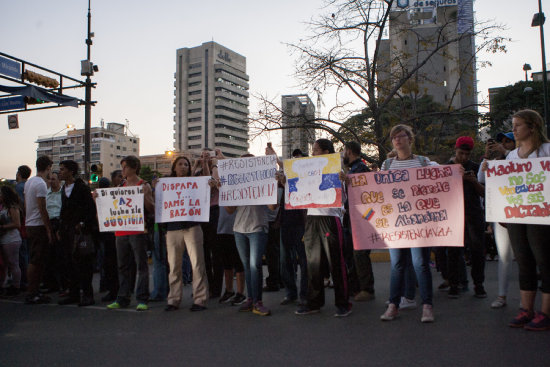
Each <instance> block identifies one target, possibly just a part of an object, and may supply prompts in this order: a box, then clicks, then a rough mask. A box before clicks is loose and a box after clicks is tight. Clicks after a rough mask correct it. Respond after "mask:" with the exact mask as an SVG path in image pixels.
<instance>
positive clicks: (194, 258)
mask: <svg viewBox="0 0 550 367" xmlns="http://www.w3.org/2000/svg"><path fill="white" fill-rule="evenodd" d="M170 176H171V177H189V176H191V163H190V162H189V159H187V157H184V156H180V157H178V158H176V159H175V160H174V162H173V163H172V172H171V174H170ZM202 242H203V234H202V229H201V226H200V223H199V222H186V221H182V222H168V223H167V231H166V250H167V253H168V264H169V265H170V275H168V281H169V282H170V293H168V305H167V306H166V307H165V309H164V310H165V311H175V310H177V309H178V308H179V305H180V303H181V298H182V287H183V277H182V268H181V265H182V261H183V253H184V251H185V249H187V253H188V254H189V259H190V260H191V268H192V269H193V305H192V306H191V308H190V310H191V311H203V310H206V301H208V280H207V278H206V267H205V265H204V249H203V246H202Z"/></svg>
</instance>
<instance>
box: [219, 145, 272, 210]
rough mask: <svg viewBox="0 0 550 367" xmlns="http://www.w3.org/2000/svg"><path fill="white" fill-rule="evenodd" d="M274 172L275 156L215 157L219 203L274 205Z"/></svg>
mask: <svg viewBox="0 0 550 367" xmlns="http://www.w3.org/2000/svg"><path fill="white" fill-rule="evenodd" d="M276 172H277V156H275V155H266V156H260V157H246V158H229V159H222V160H219V161H218V174H219V176H220V183H221V186H220V206H241V205H267V204H276V203H277V181H276V180H275V173H276Z"/></svg>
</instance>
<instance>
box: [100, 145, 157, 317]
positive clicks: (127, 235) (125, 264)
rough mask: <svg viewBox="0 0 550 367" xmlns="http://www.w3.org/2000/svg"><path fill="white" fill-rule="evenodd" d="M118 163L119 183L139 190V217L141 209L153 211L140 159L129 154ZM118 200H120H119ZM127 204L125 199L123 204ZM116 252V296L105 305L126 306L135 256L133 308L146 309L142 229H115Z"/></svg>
mask: <svg viewBox="0 0 550 367" xmlns="http://www.w3.org/2000/svg"><path fill="white" fill-rule="evenodd" d="M120 165H121V166H122V176H123V177H125V178H126V181H124V183H123V184H122V187H127V188H134V189H136V190H137V191H138V192H142V193H143V207H142V208H137V209H138V210H141V213H142V214H143V217H145V213H144V212H143V210H145V211H147V212H149V213H153V212H154V210H155V204H154V201H153V195H152V190H151V186H149V184H148V183H147V182H145V181H144V180H143V179H141V178H140V177H139V176H138V175H139V171H140V168H141V162H140V161H139V159H138V158H137V157H136V156H133V155H130V156H127V157H125V158H123V159H122V160H121V161H120ZM119 203H120V201H119ZM125 205H127V206H128V203H127V202H126V204H125ZM115 236H116V252H117V262H118V281H119V290H118V296H117V300H116V301H115V302H113V303H111V304H110V305H108V306H107V308H108V309H111V310H112V309H119V308H123V307H128V305H129V304H130V295H131V291H132V288H133V287H134V285H133V284H130V279H132V277H131V275H130V263H131V261H133V259H132V256H131V254H132V253H133V254H134V256H133V258H134V259H135V262H136V266H137V290H136V299H137V301H138V305H137V308H136V310H137V311H146V310H148V309H149V307H148V306H147V300H148V299H149V266H148V264H147V235H146V234H145V232H144V231H116V232H115Z"/></svg>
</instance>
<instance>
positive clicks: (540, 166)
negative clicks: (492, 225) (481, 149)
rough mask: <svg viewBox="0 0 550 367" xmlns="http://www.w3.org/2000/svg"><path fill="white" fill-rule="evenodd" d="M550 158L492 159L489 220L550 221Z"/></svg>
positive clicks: (487, 190)
mask: <svg viewBox="0 0 550 367" xmlns="http://www.w3.org/2000/svg"><path fill="white" fill-rule="evenodd" d="M548 178H550V158H548V157H547V158H532V159H514V160H510V161H488V169H487V171H486V172H485V208H486V209H485V211H486V212H485V214H486V219H487V221H488V222H505V223H529V224H550V186H549V182H547V181H549V180H548Z"/></svg>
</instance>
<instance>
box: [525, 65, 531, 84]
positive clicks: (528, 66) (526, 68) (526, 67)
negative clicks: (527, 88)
mask: <svg viewBox="0 0 550 367" xmlns="http://www.w3.org/2000/svg"><path fill="white" fill-rule="evenodd" d="M529 70H531V65H529V64H523V71H525V81H526V82H528V81H529V79H527V72H528V71H529Z"/></svg>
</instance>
